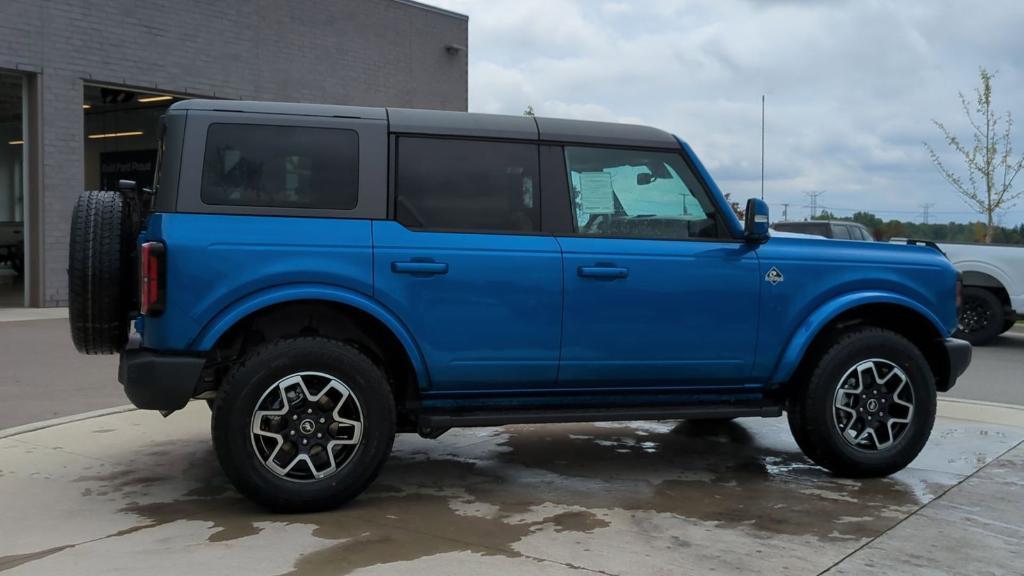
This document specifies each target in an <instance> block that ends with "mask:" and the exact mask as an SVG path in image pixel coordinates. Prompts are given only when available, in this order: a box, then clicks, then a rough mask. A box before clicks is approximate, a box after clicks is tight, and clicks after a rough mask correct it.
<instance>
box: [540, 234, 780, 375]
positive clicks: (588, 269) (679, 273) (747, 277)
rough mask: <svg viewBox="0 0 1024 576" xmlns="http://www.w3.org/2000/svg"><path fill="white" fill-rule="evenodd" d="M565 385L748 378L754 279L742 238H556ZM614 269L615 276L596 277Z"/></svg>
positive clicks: (754, 321) (753, 337)
mask: <svg viewBox="0 0 1024 576" xmlns="http://www.w3.org/2000/svg"><path fill="white" fill-rule="evenodd" d="M558 241H559V243H560V244H561V246H562V250H563V258H564V262H565V264H564V266H565V305H564V311H563V323H564V334H563V337H562V362H561V367H560V369H559V378H558V379H559V384H560V385H561V386H562V387H572V386H591V387H614V388H618V387H632V386H707V385H716V384H737V383H744V382H747V381H748V378H749V375H750V370H751V366H752V365H753V361H754V353H755V350H754V349H755V344H756V338H757V331H756V330H755V328H756V325H757V309H758V291H759V290H760V282H759V275H758V265H757V257H756V256H755V253H754V249H753V246H752V245H748V244H744V243H741V242H703V241H694V242H677V241H665V240H637V239H614V238H597V237H592V238H588V237H559V239H558ZM602 269H603V270H613V271H614V270H618V271H620V276H619V277H601V276H592V275H589V274H594V272H595V271H600V270H602Z"/></svg>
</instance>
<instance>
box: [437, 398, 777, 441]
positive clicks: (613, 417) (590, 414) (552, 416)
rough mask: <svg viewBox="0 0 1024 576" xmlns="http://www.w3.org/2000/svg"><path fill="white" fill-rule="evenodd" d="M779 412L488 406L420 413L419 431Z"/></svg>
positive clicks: (773, 407)
mask: <svg viewBox="0 0 1024 576" xmlns="http://www.w3.org/2000/svg"><path fill="white" fill-rule="evenodd" d="M781 415H782V406H781V405H779V404H758V405H742V404H741V405H729V404H721V405H704V406H656V407H638V406H627V407H622V408H580V409H572V410H566V409H550V408H548V409H534V410H488V411H480V412H452V413H448V412H445V413H430V412H426V413H423V414H420V417H419V425H420V426H419V427H420V434H421V435H423V436H428V437H436V436H435V435H439V434H438V431H440V432H442V433H443V432H444V431H445V430H447V429H449V428H468V427H474V426H504V425H505V424H557V423H563V422H621V421H624V420H687V419H698V418H700V419H711V418H743V417H749V416H757V417H762V418H774V417H776V416H781Z"/></svg>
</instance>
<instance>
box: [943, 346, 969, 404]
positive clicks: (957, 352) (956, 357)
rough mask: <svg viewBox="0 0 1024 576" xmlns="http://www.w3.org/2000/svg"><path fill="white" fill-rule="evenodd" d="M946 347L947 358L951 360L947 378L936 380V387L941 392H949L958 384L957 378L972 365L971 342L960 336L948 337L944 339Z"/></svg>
mask: <svg viewBox="0 0 1024 576" xmlns="http://www.w3.org/2000/svg"><path fill="white" fill-rule="evenodd" d="M942 345H943V347H944V348H945V349H946V358H947V359H948V362H949V374H948V377H947V378H944V379H943V378H940V379H939V380H937V381H936V383H935V387H936V389H938V391H939V392H947V391H949V389H950V388H952V387H953V385H954V384H956V379H957V378H959V377H960V376H962V375H963V373H964V372H965V371H966V370H967V367H968V366H970V365H971V354H972V352H971V344H970V343H969V342H967V341H966V340H960V339H959V338H946V339H944V340H943V341H942Z"/></svg>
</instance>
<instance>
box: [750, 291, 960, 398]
mask: <svg viewBox="0 0 1024 576" xmlns="http://www.w3.org/2000/svg"><path fill="white" fill-rule="evenodd" d="M867 304H896V305H898V306H903V307H905V308H909V309H911V310H913V311H914V312H916V313H918V314H919V315H921V316H922V317H924V318H926V319H927V320H928V321H929V322H931V324H932V326H934V327H935V330H936V331H937V332H938V333H939V334H944V333H945V328H943V326H942V322H940V321H939V319H938V318H937V317H936V316H935V314H933V313H931V312H930V311H929V310H928V309H927V308H925V307H924V306H921V305H920V304H918V303H917V302H915V301H913V300H911V299H910V298H907V297H906V296H903V295H900V294H897V293H895V292H884V291H872V292H855V293H850V294H843V295H842V296H837V297H836V298H833V299H832V300H829V301H828V302H825V303H824V304H822V305H821V306H819V307H818V308H817V309H816V310H815V311H814V312H812V313H811V314H810V315H809V316H808V317H807V318H806V319H805V320H804V321H803V323H802V324H800V327H799V328H797V329H796V332H794V333H793V336H792V337H790V340H789V344H788V345H787V346H786V350H785V352H783V354H782V357H781V358H780V359H779V362H778V364H777V365H776V367H775V370H774V372H773V373H772V377H771V380H770V383H772V384H780V383H783V382H786V381H787V380H789V378H790V377H791V376H792V375H793V372H795V371H796V369H797V367H798V366H799V365H800V361H801V360H803V357H804V354H805V353H806V352H807V349H808V348H809V347H810V345H811V342H814V339H815V338H816V337H817V336H818V334H819V333H820V332H821V330H822V329H823V328H825V326H827V325H828V324H829V322H831V321H832V320H834V319H835V318H836V317H837V316H839V315H840V314H842V313H843V312H846V311H848V310H852V309H854V308H857V307H858V306H864V305H867Z"/></svg>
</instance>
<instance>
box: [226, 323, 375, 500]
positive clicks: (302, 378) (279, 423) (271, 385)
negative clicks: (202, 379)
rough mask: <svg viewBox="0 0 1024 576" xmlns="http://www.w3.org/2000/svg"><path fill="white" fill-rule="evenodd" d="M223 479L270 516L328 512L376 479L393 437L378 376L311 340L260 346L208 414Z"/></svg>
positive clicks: (350, 352) (348, 354) (329, 344)
mask: <svg viewBox="0 0 1024 576" xmlns="http://www.w3.org/2000/svg"><path fill="white" fill-rule="evenodd" d="M212 430H213V444H214V448H215V450H216V453H217V458H218V460H219V461H220V464H221V467H222V468H223V469H224V473H225V474H226V475H227V476H228V478H229V479H230V480H231V482H232V483H233V484H234V485H235V487H236V488H238V490H239V492H241V493H242V494H244V495H246V496H248V497H249V498H250V499H252V500H254V501H256V502H258V503H260V504H262V505H264V506H266V507H267V508H269V509H271V510H274V511H278V512H315V511H320V510H327V509H331V508H335V507H337V506H340V505H341V504H344V503H345V502H347V501H349V500H351V499H352V498H355V497H356V496H358V495H359V494H360V493H361V492H362V491H363V490H365V489H366V487H367V486H369V484H370V483H371V482H372V481H373V479H374V478H376V476H377V474H378V473H379V471H380V469H381V467H382V466H383V465H384V462H385V461H386V460H387V458H388V455H389V454H390V452H391V445H392V443H393V442H394V437H395V406H394V399H393V397H392V394H391V390H390V387H389V386H388V383H387V380H386V378H385V377H384V374H383V373H382V372H381V371H380V369H379V368H378V367H377V366H376V365H375V364H374V363H373V362H372V361H370V359H369V358H367V357H366V356H365V355H364V354H362V353H361V352H359V351H358V350H356V349H355V348H353V347H351V346H348V345H347V344H344V343H342V342H338V341H335V340H330V339H327V338H319V337H303V338H293V339H286V340H280V341H277V342H272V343H270V344H266V345H264V346H261V347H259V348H257V349H255V350H253V351H252V352H250V353H249V354H248V355H247V356H246V357H245V359H244V360H243V361H242V362H241V363H240V364H239V365H237V366H236V367H234V368H233V369H232V370H231V371H230V373H229V374H228V375H227V376H226V378H225V381H224V383H223V384H222V386H221V389H220V390H219V392H218V394H217V398H216V399H215V401H214V406H213V422H212Z"/></svg>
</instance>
